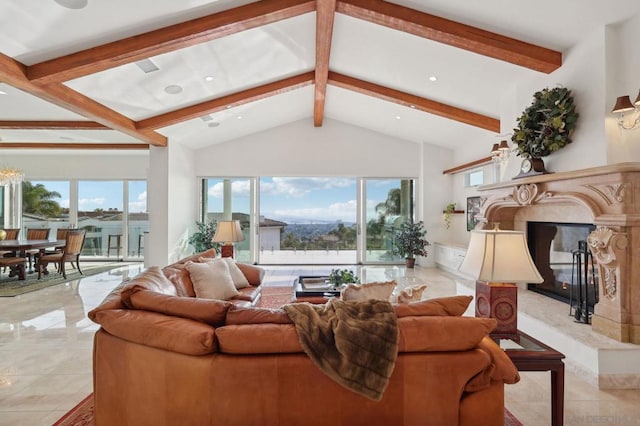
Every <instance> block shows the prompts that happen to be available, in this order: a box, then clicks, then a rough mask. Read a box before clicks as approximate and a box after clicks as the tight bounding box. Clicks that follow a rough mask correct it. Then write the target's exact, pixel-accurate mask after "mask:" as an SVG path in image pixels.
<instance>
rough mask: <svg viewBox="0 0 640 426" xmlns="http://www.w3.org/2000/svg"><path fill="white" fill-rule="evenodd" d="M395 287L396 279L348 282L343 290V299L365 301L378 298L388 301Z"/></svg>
mask: <svg viewBox="0 0 640 426" xmlns="http://www.w3.org/2000/svg"><path fill="white" fill-rule="evenodd" d="M395 288H396V282H395V281H386V282H374V283H366V284H348V285H347V286H346V287H345V288H344V290H342V300H345V301H350V300H351V301H356V302H364V301H365V300H370V299H376V300H387V301H388V300H389V298H390V297H391V293H393V290H394V289H395Z"/></svg>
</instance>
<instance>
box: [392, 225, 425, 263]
mask: <svg viewBox="0 0 640 426" xmlns="http://www.w3.org/2000/svg"><path fill="white" fill-rule="evenodd" d="M426 233H427V231H426V230H425V229H424V222H423V221H420V222H416V223H413V222H405V223H403V224H402V225H400V229H398V230H397V231H396V232H395V235H394V244H393V253H394V254H397V255H400V256H402V257H404V258H405V262H406V265H407V268H413V267H414V265H415V261H416V259H415V256H426V255H427V249H426V246H428V245H429V241H427V240H426V239H425V238H424V236H425V235H426Z"/></svg>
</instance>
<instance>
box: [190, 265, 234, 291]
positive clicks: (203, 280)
mask: <svg viewBox="0 0 640 426" xmlns="http://www.w3.org/2000/svg"><path fill="white" fill-rule="evenodd" d="M184 266H185V268H187V271H189V275H190V276H191V281H192V282H193V289H194V291H195V293H196V297H201V298H204V299H219V300H227V299H231V298H232V297H233V296H237V295H238V294H239V293H238V290H237V289H236V287H235V286H234V285H233V280H232V279H231V274H229V267H228V266H227V264H226V262H205V263H196V262H191V261H189V262H187V263H185V264H184Z"/></svg>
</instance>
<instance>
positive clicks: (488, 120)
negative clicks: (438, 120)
mask: <svg viewBox="0 0 640 426" xmlns="http://www.w3.org/2000/svg"><path fill="white" fill-rule="evenodd" d="M329 84H332V85H334V86H337V87H341V88H343V89H348V90H353V91H354V92H357V93H361V94H363V95H367V96H373V97H376V98H379V99H383V100H385V101H388V102H394V103H396V104H400V105H403V106H406V107H409V108H415V109H418V110H420V111H424V112H428V113H429V114H434V115H437V116H440V117H443V118H447V119H450V120H455V121H458V122H460V123H465V124H469V125H471V126H475V127H479V128H481V129H485V130H489V131H491V132H496V133H497V132H500V120H498V119H497V118H493V117H489V116H486V115H482V114H478V113H475V112H471V111H467V110H464V109H462V108H457V107H454V106H451V105H446V104H443V103H441V102H437V101H434V100H431V99H426V98H422V97H420V96H416V95H412V94H409V93H405V92H401V91H400V90H395V89H391V88H389V87H384V86H380V85H378V84H375V83H369V82H367V81H363V80H359V79H357V78H353V77H349V76H347V75H344V74H339V73H336V72H333V71H329Z"/></svg>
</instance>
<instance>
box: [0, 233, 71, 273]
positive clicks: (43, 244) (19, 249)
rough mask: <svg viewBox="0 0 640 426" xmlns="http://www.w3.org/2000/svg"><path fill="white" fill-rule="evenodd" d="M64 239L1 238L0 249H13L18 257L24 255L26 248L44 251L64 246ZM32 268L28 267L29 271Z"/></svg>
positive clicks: (31, 270)
mask: <svg viewBox="0 0 640 426" xmlns="http://www.w3.org/2000/svg"><path fill="white" fill-rule="evenodd" d="M66 243H67V241H66V240H54V241H49V240H2V241H0V251H14V252H16V253H17V254H18V256H20V257H24V255H25V253H26V251H27V250H40V251H41V252H44V250H45V249H48V248H59V247H64V246H65V244H66ZM33 272H34V271H33V268H31V267H30V268H29V273H30V274H31V273H33Z"/></svg>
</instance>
